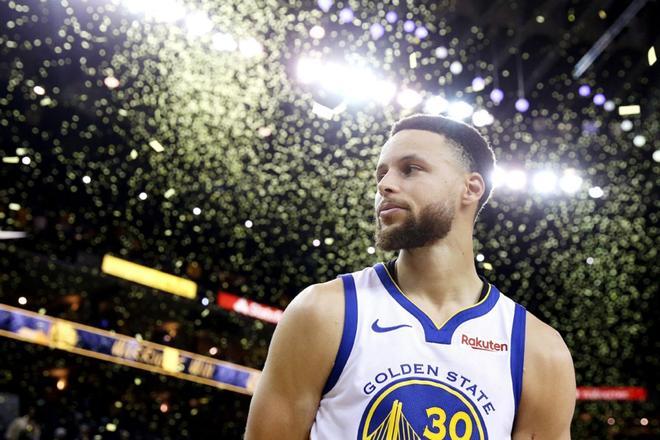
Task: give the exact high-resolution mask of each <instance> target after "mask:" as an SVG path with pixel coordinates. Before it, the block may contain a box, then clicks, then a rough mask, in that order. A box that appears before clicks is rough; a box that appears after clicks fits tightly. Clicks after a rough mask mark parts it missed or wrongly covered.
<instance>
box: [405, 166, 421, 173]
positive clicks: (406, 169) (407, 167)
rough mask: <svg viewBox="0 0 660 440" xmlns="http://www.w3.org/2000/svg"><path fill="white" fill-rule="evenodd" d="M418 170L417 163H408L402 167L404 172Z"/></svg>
mask: <svg viewBox="0 0 660 440" xmlns="http://www.w3.org/2000/svg"><path fill="white" fill-rule="evenodd" d="M419 170H421V168H420V167H418V166H417V165H408V166H406V167H405V168H404V171H405V172H406V174H410V173H412V172H413V171H419Z"/></svg>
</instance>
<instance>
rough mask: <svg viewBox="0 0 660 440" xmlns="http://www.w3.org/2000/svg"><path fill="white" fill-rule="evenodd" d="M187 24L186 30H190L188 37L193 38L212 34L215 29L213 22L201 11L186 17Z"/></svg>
mask: <svg viewBox="0 0 660 440" xmlns="http://www.w3.org/2000/svg"><path fill="white" fill-rule="evenodd" d="M185 22H186V28H187V29H188V35H189V36H190V37H193V38H196V37H201V36H202V35H204V34H206V33H209V32H211V30H212V29H213V22H212V21H211V19H210V18H209V17H208V16H207V15H206V14H204V13H203V12H200V11H197V12H193V13H191V14H189V15H188V16H187V17H186V20H185Z"/></svg>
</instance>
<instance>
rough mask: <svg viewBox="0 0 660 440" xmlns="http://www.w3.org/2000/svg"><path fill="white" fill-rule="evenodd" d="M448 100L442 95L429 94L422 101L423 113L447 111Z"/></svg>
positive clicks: (435, 113)
mask: <svg viewBox="0 0 660 440" xmlns="http://www.w3.org/2000/svg"><path fill="white" fill-rule="evenodd" d="M448 107H449V102H448V101H447V100H446V99H445V98H443V97H442V96H431V97H430V98H428V99H427V100H426V101H425V102H424V113H429V114H432V115H439V114H441V113H444V112H446V111H447V108H448Z"/></svg>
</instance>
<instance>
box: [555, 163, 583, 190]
mask: <svg viewBox="0 0 660 440" xmlns="http://www.w3.org/2000/svg"><path fill="white" fill-rule="evenodd" d="M559 187H560V188H561V189H562V191H564V192H565V193H568V194H575V193H576V192H578V191H579V189H580V187H582V177H580V176H579V175H578V174H577V173H576V171H575V170H573V169H568V170H566V171H564V175H563V176H561V179H559Z"/></svg>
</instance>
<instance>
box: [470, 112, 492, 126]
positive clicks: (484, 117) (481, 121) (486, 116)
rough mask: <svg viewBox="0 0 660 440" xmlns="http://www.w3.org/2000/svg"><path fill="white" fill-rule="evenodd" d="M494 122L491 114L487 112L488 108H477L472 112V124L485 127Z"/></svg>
mask: <svg viewBox="0 0 660 440" xmlns="http://www.w3.org/2000/svg"><path fill="white" fill-rule="evenodd" d="M493 122H495V118H493V115H491V114H490V113H488V110H484V109H482V110H477V111H476V112H474V113H473V114H472V124H473V125H474V126H475V127H485V126H486V125H490V124H492V123H493Z"/></svg>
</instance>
